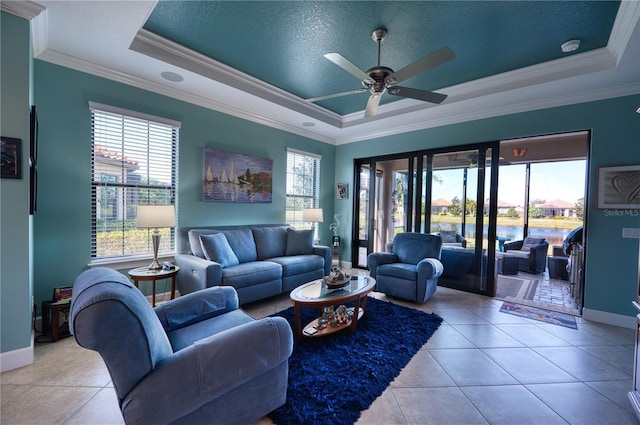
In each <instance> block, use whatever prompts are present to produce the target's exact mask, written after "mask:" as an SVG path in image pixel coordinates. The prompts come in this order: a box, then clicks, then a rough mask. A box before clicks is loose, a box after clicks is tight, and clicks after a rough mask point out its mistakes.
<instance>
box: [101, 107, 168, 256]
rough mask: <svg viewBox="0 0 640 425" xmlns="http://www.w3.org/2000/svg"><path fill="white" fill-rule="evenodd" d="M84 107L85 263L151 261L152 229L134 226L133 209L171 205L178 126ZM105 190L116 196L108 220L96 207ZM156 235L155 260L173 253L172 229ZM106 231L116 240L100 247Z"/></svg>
mask: <svg viewBox="0 0 640 425" xmlns="http://www.w3.org/2000/svg"><path fill="white" fill-rule="evenodd" d="M89 109H90V112H91V229H90V230H91V235H90V238H91V262H90V265H106V263H118V264H121V263H125V262H136V261H141V260H146V259H149V258H152V257H153V244H152V241H151V233H152V231H153V229H136V228H135V209H134V207H137V205H140V204H142V205H144V204H149V203H152V204H156V203H157V204H172V205H175V204H176V188H177V177H178V166H177V164H178V140H179V130H180V127H181V123H180V122H179V121H174V120H170V119H167V118H162V117H157V116H153V115H148V114H144V113H140V112H136V111H130V110H127V109H122V108H118V107H114V106H110V105H103V104H99V103H95V102H89ZM96 148H98V149H96ZM169 155H170V158H168V156H169ZM160 176H162V177H160ZM114 180H115V181H114ZM167 180H170V181H167ZM105 190H106V191H108V192H109V193H110V194H113V193H115V198H116V199H115V204H116V206H115V208H113V207H112V206H110V207H111V210H112V214H110V217H107V216H105V212H106V211H109V209H105V208H104V206H103V205H101V199H100V196H101V195H100V194H101V192H102V191H105ZM176 216H177V211H176ZM160 231H161V234H162V235H163V236H164V237H163V238H161V244H160V252H159V254H158V256H159V257H168V256H173V255H174V254H175V250H176V239H175V229H174V228H169V229H160ZM105 233H106V234H109V233H110V234H111V236H110V237H112V238H113V241H115V242H114V243H113V244H112V245H111V246H108V245H109V244H106V243H104V238H105V236H104V235H105ZM118 233H120V235H118ZM100 234H102V235H103V236H102V237H101V238H100V237H99V236H98V235H100ZM113 235H115V236H113ZM128 238H131V239H128ZM99 239H103V242H102V243H101V242H99ZM131 242H133V243H131ZM101 245H102V246H101ZM106 246H108V247H106Z"/></svg>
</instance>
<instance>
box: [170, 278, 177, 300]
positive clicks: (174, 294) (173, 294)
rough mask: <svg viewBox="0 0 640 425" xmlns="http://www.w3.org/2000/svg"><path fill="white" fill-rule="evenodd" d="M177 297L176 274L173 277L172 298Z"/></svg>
mask: <svg viewBox="0 0 640 425" xmlns="http://www.w3.org/2000/svg"><path fill="white" fill-rule="evenodd" d="M175 297H176V277H175V275H174V276H173V277H172V278H171V299H174V298H175Z"/></svg>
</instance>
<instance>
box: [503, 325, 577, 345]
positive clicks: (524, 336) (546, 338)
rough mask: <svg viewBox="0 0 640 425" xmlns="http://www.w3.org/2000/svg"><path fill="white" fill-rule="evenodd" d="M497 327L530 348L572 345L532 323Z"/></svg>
mask: <svg viewBox="0 0 640 425" xmlns="http://www.w3.org/2000/svg"><path fill="white" fill-rule="evenodd" d="M496 327H497V328H498V329H500V330H501V331H502V332H505V333H506V334H508V335H510V336H511V337H513V338H515V339H517V340H518V341H520V342H521V343H522V344H524V345H526V346H528V347H567V346H570V345H571V344H569V343H568V342H567V341H565V340H563V339H560V338H558V337H557V336H555V335H552V334H550V333H549V332H547V331H545V330H544V329H541V328H540V327H539V326H536V325H532V324H530V323H525V324H522V325H514V324H502V323H501V324H497V325H496Z"/></svg>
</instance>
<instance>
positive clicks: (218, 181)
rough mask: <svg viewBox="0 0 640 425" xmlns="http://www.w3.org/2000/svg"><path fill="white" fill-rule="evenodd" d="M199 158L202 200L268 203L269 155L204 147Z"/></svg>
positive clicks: (269, 187) (271, 171) (270, 177)
mask: <svg viewBox="0 0 640 425" xmlns="http://www.w3.org/2000/svg"><path fill="white" fill-rule="evenodd" d="M203 159H204V161H203V168H202V175H203V176H202V199H203V201H205V202H234V203H271V201H272V179H273V177H272V176H273V160H272V159H268V158H262V157H259V156H251V155H243V154H239V153H234V152H226V151H220V150H216V149H207V148H205V149H204V153H203Z"/></svg>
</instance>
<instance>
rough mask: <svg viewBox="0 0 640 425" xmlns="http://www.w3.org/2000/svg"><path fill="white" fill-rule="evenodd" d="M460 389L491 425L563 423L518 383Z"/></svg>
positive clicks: (550, 424)
mask: <svg viewBox="0 0 640 425" xmlns="http://www.w3.org/2000/svg"><path fill="white" fill-rule="evenodd" d="M461 390H462V391H463V392H464V393H465V394H466V396H467V397H469V400H471V402H472V403H473V404H474V405H475V407H476V408H477V409H478V410H479V411H480V413H481V414H482V415H483V416H484V418H485V419H486V420H487V421H488V422H489V423H490V424H492V425H514V424H518V425H541V424H544V425H554V424H558V425H560V424H562V425H565V424H566V422H565V421H564V420H563V419H562V418H561V417H560V416H558V415H557V414H556V413H555V412H554V411H553V410H551V409H550V408H549V407H548V406H546V405H545V404H544V403H542V402H541V401H540V400H539V399H538V398H537V397H536V396H534V395H533V394H531V392H529V391H528V390H527V389H526V388H524V387H523V386H520V385H507V386H494V387H462V388H461Z"/></svg>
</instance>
